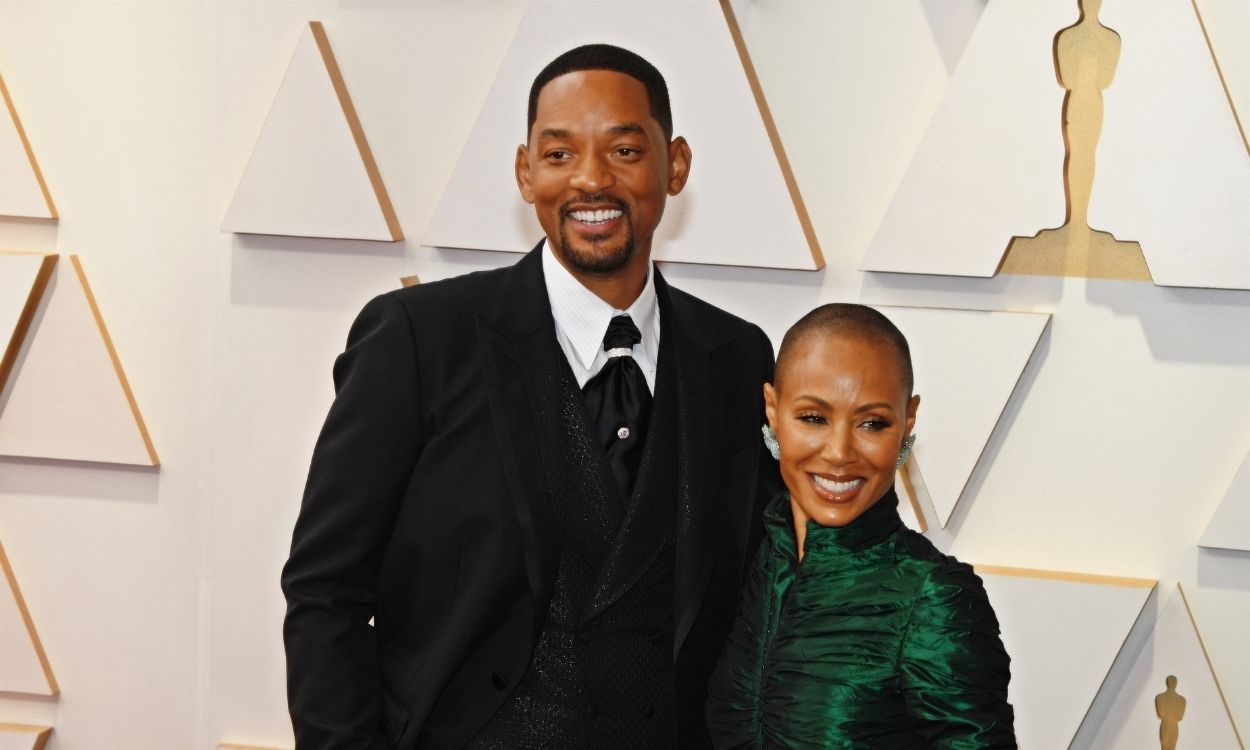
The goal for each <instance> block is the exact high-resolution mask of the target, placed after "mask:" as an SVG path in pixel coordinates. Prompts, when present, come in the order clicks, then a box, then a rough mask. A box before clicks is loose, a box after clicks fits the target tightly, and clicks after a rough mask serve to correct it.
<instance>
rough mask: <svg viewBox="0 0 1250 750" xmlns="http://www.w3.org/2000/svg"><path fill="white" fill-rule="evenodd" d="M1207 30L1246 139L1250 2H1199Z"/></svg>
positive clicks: (1249, 97) (1249, 91) (1249, 130)
mask: <svg viewBox="0 0 1250 750" xmlns="http://www.w3.org/2000/svg"><path fill="white" fill-rule="evenodd" d="M1196 5H1197V7H1198V10H1199V11H1200V12H1201V13H1200V19H1201V21H1202V26H1203V29H1205V31H1206V32H1207V38H1208V39H1210V41H1211V50H1212V52H1213V53H1214V54H1215V61H1216V63H1217V64H1218V65H1219V68H1220V71H1221V73H1222V74H1223V78H1224V85H1225V86H1226V88H1227V90H1228V96H1229V99H1231V100H1232V103H1233V110H1234V111H1235V112H1236V113H1237V115H1238V116H1239V117H1240V119H1241V132H1242V135H1243V137H1245V136H1248V135H1250V44H1246V43H1245V40H1246V39H1250V3H1247V2H1246V1H1245V0H1197V3H1196Z"/></svg>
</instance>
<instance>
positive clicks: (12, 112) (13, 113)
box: [0, 75, 60, 221]
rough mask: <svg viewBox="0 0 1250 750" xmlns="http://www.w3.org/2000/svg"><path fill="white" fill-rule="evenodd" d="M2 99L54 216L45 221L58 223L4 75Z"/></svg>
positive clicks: (46, 187) (45, 184) (54, 205)
mask: <svg viewBox="0 0 1250 750" xmlns="http://www.w3.org/2000/svg"><path fill="white" fill-rule="evenodd" d="M0 98H3V99H4V104H5V108H6V109H8V110H9V117H10V118H12V120H13V127H15V128H17V137H18V138H19V139H20V140H21V141H22V148H24V149H25V150H26V159H27V160H28V161H30V168H31V170H32V171H33V172H34V173H35V181H36V182H38V183H39V190H40V191H42V192H43V201H44V203H46V204H48V213H50V214H52V216H51V217H49V218H48V219H45V221H48V220H50V221H56V220H57V219H59V218H60V216H59V215H58V214H57V212H56V204H55V203H53V202H52V193H50V192H48V184H47V183H46V182H44V179H43V170H41V169H39V161H38V160H37V159H35V151H34V149H32V148H31V147H30V139H28V138H27V137H26V129H25V128H23V127H22V118H20V117H18V116H17V107H16V106H14V105H13V98H12V97H11V96H9V88H8V86H6V85H5V84H4V76H2V75H0ZM35 218H43V217H35Z"/></svg>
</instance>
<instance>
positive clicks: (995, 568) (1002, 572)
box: [972, 565, 1159, 589]
mask: <svg viewBox="0 0 1250 750" xmlns="http://www.w3.org/2000/svg"><path fill="white" fill-rule="evenodd" d="M972 567H973V568H974V569H975V570H976V572H977V574H978V575H980V574H986V575H995V576H1016V577H1020V578H1045V579H1049V580H1052V581H1072V582H1074V583H1101V584H1106V585H1109V586H1132V587H1134V588H1143V589H1151V588H1154V587H1155V586H1157V585H1158V583H1159V582H1158V581H1156V580H1154V579H1152V578H1127V577H1124V576H1107V575H1099V574H1096V573H1073V572H1070V571H1065V570H1038V569H1036V568H1015V567H1011V566H1007V565H974V566H972Z"/></svg>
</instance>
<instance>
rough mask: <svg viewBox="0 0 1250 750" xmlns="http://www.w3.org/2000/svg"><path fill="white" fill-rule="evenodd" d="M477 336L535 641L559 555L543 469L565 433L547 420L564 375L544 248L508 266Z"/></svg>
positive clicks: (549, 487) (560, 448)
mask: <svg viewBox="0 0 1250 750" xmlns="http://www.w3.org/2000/svg"><path fill="white" fill-rule="evenodd" d="M539 247H540V248H541V244H540V246H539ZM477 333H478V344H479V351H480V356H481V358H482V370H483V374H484V377H485V388H486V393H487V398H488V401H489V403H490V412H491V421H492V424H493V427H494V431H495V435H496V438H497V442H498V447H499V455H500V460H501V464H502V468H503V471H504V475H505V477H506V478H507V483H508V491H509V495H510V496H511V498H512V501H513V507H514V509H515V512H516V516H517V521H518V523H519V524H520V528H521V536H522V547H523V549H524V551H525V572H526V577H527V579H528V580H529V587H530V594H531V596H532V597H533V609H532V612H533V625H534V634H535V636H536V635H537V633H538V632H539V631H540V629H541V628H542V622H543V618H544V617H545V616H546V613H547V603H548V602H549V601H550V599H551V595H552V587H553V586H554V582H555V578H556V570H557V563H558V554H559V545H558V539H557V535H558V528H557V522H556V519H555V517H554V510H553V498H552V492H553V491H554V490H555V488H554V487H552V483H551V482H550V481H549V477H548V476H547V473H546V472H545V471H544V467H547V466H550V465H552V464H553V461H552V457H553V456H558V455H562V454H563V451H564V450H565V446H564V443H565V436H564V435H563V434H562V433H561V431H560V430H558V429H553V427H552V422H551V420H550V419H549V418H548V416H547V415H550V414H554V413H556V411H557V409H558V400H559V398H560V388H559V384H560V383H561V379H562V378H563V377H565V376H566V375H567V374H568V373H566V372H565V371H566V370H567V369H568V365H567V363H566V362H565V361H564V358H563V355H562V354H561V352H560V351H559V345H558V344H557V342H556V339H555V324H554V322H553V321H552V317H551V309H550V305H549V303H548V301H547V290H546V286H545V284H544V282H543V275H542V256H541V250H535V251H533V252H530V253H529V254H528V255H526V256H525V257H524V258H522V259H521V260H520V261H519V262H518V263H517V264H516V265H515V266H513V267H512V269H510V271H509V273H508V274H507V275H506V276H505V281H504V283H503V285H502V286H501V289H500V293H499V296H498V299H497V304H496V305H494V306H492V307H491V308H488V309H486V310H484V311H483V312H481V313H479V314H478V316H477ZM556 355H560V356H556ZM570 376H571V375H570ZM544 455H546V460H545V459H544Z"/></svg>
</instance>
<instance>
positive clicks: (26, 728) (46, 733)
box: [0, 722, 52, 750]
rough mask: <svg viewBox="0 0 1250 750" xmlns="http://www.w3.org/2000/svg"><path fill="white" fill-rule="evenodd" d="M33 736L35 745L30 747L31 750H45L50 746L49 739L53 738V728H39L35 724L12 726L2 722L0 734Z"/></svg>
mask: <svg viewBox="0 0 1250 750" xmlns="http://www.w3.org/2000/svg"><path fill="white" fill-rule="evenodd" d="M6 732H7V733H9V734H33V735H35V737H34V744H32V745H31V746H30V750H43V748H44V746H46V745H47V744H48V738H49V737H51V736H52V727H38V726H35V725H34V724H11V723H7V722H0V734H2V733H6Z"/></svg>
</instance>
